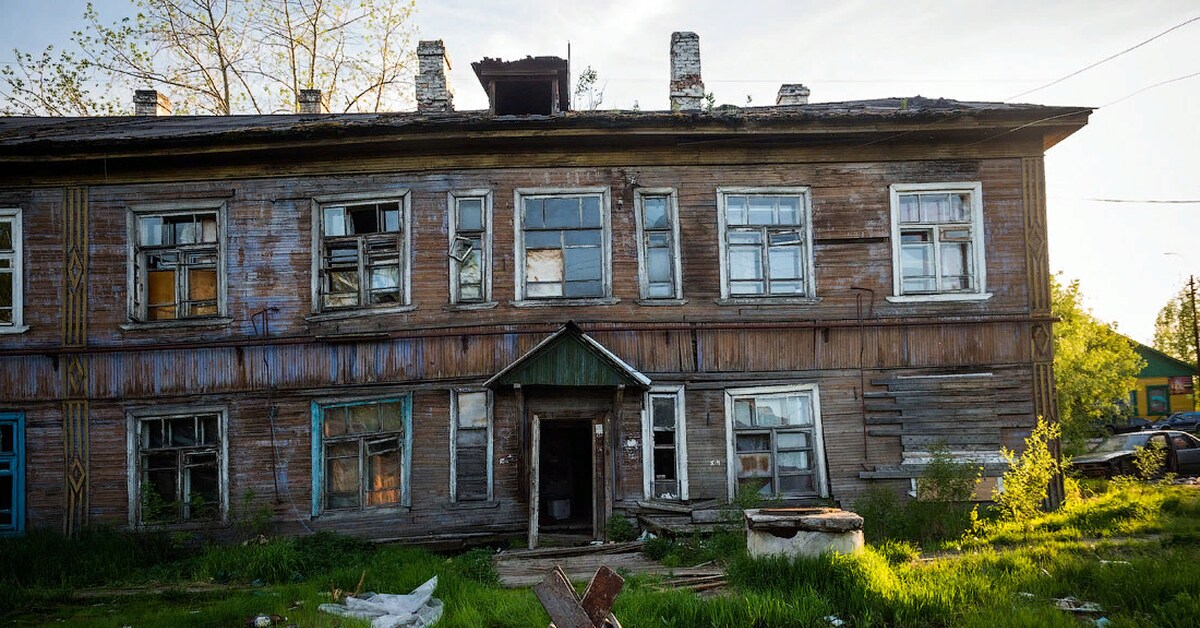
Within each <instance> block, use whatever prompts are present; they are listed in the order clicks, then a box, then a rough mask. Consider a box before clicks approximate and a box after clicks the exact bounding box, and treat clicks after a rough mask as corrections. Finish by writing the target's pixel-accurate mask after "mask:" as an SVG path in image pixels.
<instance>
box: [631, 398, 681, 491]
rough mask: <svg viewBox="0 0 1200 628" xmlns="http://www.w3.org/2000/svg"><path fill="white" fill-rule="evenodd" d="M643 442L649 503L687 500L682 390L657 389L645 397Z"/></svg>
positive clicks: (644, 472)
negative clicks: (658, 500)
mask: <svg viewBox="0 0 1200 628" xmlns="http://www.w3.org/2000/svg"><path fill="white" fill-rule="evenodd" d="M645 403H646V411H645V414H644V415H643V428H642V430H643V433H642V439H643V442H644V443H645V450H644V452H643V460H644V468H643V474H644V477H645V478H646V479H645V493H646V498H647V499H679V500H686V499H688V481H687V433H686V431H685V429H684V411H683V388H682V387H677V388H658V387H656V388H654V389H652V390H651V391H650V392H649V393H647V394H646V402H645Z"/></svg>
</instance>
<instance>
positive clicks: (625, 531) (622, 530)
mask: <svg viewBox="0 0 1200 628" xmlns="http://www.w3.org/2000/svg"><path fill="white" fill-rule="evenodd" d="M605 530H606V531H607V532H608V540H610V541H616V542H618V543H624V542H626V541H632V540H635V539H637V537H638V532H637V526H635V525H633V521H631V520H630V519H629V518H628V517H622V516H621V515H613V516H611V517H609V518H608V525H607V526H605Z"/></svg>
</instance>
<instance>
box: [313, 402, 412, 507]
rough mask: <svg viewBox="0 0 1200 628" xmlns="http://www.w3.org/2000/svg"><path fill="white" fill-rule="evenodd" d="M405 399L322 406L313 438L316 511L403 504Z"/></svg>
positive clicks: (407, 410) (406, 465)
mask: <svg viewBox="0 0 1200 628" xmlns="http://www.w3.org/2000/svg"><path fill="white" fill-rule="evenodd" d="M409 403H410V402H409V399H408V398H407V397H405V398H403V399H393V400H385V401H368V402H356V403H347V404H337V405H328V406H324V407H322V408H321V412H320V415H319V416H320V423H319V425H318V427H319V429H318V431H317V433H316V434H315V439H316V440H317V443H318V444H317V446H316V447H315V448H314V449H315V451H317V452H319V458H318V459H315V460H314V461H313V462H314V466H315V467H316V469H315V473H314V475H316V476H317V477H321V478H322V481H321V482H320V487H319V488H320V497H321V499H319V500H317V502H316V503H317V504H318V505H319V510H362V509H367V508H375V507H381V506H401V505H408V498H407V481H406V480H407V475H408V460H409V455H408V454H409V452H408V450H407V448H408V445H407V443H408V442H410V441H409V439H408V435H407V432H408V429H409V427H408V426H409V409H408V408H409Z"/></svg>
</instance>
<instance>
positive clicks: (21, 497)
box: [0, 412, 25, 535]
mask: <svg viewBox="0 0 1200 628" xmlns="http://www.w3.org/2000/svg"><path fill="white" fill-rule="evenodd" d="M24 530H25V415H24V414H22V413H20V412H0V535H6V534H20V533H21V532H23V531H24Z"/></svg>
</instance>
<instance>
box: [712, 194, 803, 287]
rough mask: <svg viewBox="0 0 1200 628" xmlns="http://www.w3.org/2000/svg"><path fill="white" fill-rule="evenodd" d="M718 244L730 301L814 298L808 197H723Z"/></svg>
mask: <svg viewBox="0 0 1200 628" xmlns="http://www.w3.org/2000/svg"><path fill="white" fill-rule="evenodd" d="M720 198H721V202H722V226H723V228H724V234H725V237H724V240H723V241H722V242H721V246H722V249H723V253H724V255H725V269H726V272H725V277H724V280H725V287H726V291H727V293H728V295H729V296H731V297H779V296H783V297H806V296H812V289H811V278H810V277H809V274H810V273H809V259H810V257H811V254H812V253H811V246H810V243H809V241H808V225H807V224H805V221H806V220H807V215H808V214H807V211H806V202H807V193H788V194H774V193H759V192H746V193H728V192H727V193H722V194H721V195H720Z"/></svg>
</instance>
